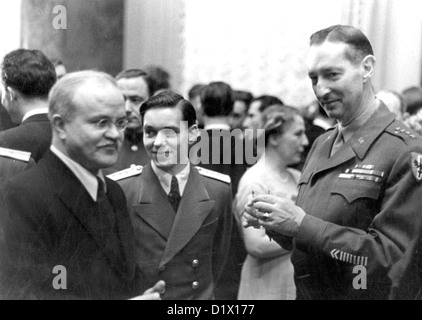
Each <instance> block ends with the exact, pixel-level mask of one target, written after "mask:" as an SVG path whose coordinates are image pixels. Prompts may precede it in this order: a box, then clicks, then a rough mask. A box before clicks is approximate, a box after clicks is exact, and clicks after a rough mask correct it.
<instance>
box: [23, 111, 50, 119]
mask: <svg viewBox="0 0 422 320" xmlns="http://www.w3.org/2000/svg"><path fill="white" fill-rule="evenodd" d="M47 113H48V108H38V109H34V110H31V111H28V112H27V113H25V115H24V116H23V118H22V122H24V121H25V120H26V119H28V118H29V117H32V116H35V115H36V114H47Z"/></svg>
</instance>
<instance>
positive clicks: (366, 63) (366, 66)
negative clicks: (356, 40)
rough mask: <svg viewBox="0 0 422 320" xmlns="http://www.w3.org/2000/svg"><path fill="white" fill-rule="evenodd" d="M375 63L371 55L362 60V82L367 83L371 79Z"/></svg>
mask: <svg viewBox="0 0 422 320" xmlns="http://www.w3.org/2000/svg"><path fill="white" fill-rule="evenodd" d="M375 62H376V60H375V57H374V56H373V55H367V56H366V57H365V58H364V59H363V60H362V71H363V82H367V81H368V80H370V79H371V78H372V73H373V71H374V67H375Z"/></svg>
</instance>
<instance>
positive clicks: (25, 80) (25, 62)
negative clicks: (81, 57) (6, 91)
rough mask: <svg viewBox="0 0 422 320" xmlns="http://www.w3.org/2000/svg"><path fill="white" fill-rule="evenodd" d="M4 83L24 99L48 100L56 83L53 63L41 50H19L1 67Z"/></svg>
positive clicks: (8, 56)
mask: <svg viewBox="0 0 422 320" xmlns="http://www.w3.org/2000/svg"><path fill="white" fill-rule="evenodd" d="M1 77H2V80H3V83H4V84H5V85H6V86H8V87H11V88H13V89H15V90H17V91H19V92H20V93H21V94H22V95H23V96H24V97H26V98H29V99H33V98H42V99H44V98H47V97H48V93H49V92H50V90H51V88H52V87H53V85H54V83H55V82H56V78H57V77H56V70H55V68H54V65H53V63H52V62H51V61H50V60H49V59H48V58H47V57H46V56H45V55H44V53H42V52H41V51H40V50H27V49H17V50H14V51H12V52H10V53H8V54H7V55H6V56H5V57H4V59H3V63H2V66H1Z"/></svg>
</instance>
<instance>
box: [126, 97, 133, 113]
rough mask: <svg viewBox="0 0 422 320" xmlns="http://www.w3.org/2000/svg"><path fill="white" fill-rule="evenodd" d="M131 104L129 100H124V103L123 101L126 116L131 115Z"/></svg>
mask: <svg viewBox="0 0 422 320" xmlns="http://www.w3.org/2000/svg"><path fill="white" fill-rule="evenodd" d="M132 110H133V109H132V102H131V101H130V100H129V99H126V101H125V111H126V114H130V113H132Z"/></svg>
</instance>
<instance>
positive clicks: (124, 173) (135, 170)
mask: <svg viewBox="0 0 422 320" xmlns="http://www.w3.org/2000/svg"><path fill="white" fill-rule="evenodd" d="M142 169H143V167H142V166H137V165H135V164H132V165H131V166H130V168H127V169H124V170H121V171H117V172H115V173H112V174H109V175H108V176H107V178H109V179H111V180H114V181H119V180H123V179H126V178H130V177H135V176H137V175H140V174H141V173H142Z"/></svg>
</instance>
